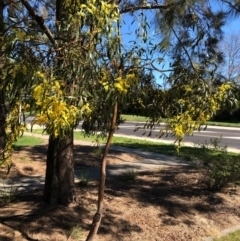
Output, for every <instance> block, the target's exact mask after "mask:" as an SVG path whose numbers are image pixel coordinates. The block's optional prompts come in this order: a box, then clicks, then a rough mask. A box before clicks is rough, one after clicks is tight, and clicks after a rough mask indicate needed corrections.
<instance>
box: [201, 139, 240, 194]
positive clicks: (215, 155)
mask: <svg viewBox="0 0 240 241" xmlns="http://www.w3.org/2000/svg"><path fill="white" fill-rule="evenodd" d="M220 142H221V138H220V139H219V138H214V139H211V140H210V141H209V142H205V143H204V144H199V143H198V144H197V145H198V146H199V147H200V149H201V158H200V159H199V160H197V164H198V167H199V169H200V170H201V171H202V172H203V173H204V175H205V181H206V183H207V185H208V187H209V188H210V189H211V190H218V189H221V188H222V187H224V186H226V185H227V184H228V183H233V184H235V185H236V184H239V181H240V155H236V156H233V155H229V154H228V152H227V146H224V147H222V146H220Z"/></svg>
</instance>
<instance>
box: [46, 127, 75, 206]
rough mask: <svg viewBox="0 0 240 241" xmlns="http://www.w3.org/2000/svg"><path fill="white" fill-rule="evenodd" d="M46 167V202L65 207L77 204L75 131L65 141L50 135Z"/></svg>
mask: <svg viewBox="0 0 240 241" xmlns="http://www.w3.org/2000/svg"><path fill="white" fill-rule="evenodd" d="M46 166H47V167H46V177H45V186H44V200H45V201H46V202H49V203H50V204H57V203H59V204H63V205H68V204H70V203H72V202H75V201H76V190H75V184H74V163H73V131H72V133H71V134H70V135H69V136H67V137H66V138H65V139H60V138H54V137H53V136H51V135H50V137H49V144H48V153H47V165H46Z"/></svg>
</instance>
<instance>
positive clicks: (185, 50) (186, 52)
mask: <svg viewBox="0 0 240 241" xmlns="http://www.w3.org/2000/svg"><path fill="white" fill-rule="evenodd" d="M172 31H173V34H174V35H175V37H176V38H177V40H178V41H179V43H180V44H181V46H182V47H183V49H184V52H185V54H186V55H187V56H188V59H189V61H190V64H191V66H192V68H193V70H195V67H194V65H193V62H192V59H191V57H190V55H189V53H188V51H187V49H186V48H185V47H184V45H183V44H182V41H181V39H180V38H179V37H178V35H177V33H176V32H175V30H174V28H172Z"/></svg>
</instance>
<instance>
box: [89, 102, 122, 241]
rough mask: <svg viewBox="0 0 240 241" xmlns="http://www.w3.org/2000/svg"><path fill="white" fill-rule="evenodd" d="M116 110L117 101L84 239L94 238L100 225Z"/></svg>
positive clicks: (91, 239)
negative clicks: (91, 218)
mask: <svg viewBox="0 0 240 241" xmlns="http://www.w3.org/2000/svg"><path fill="white" fill-rule="evenodd" d="M117 112H118V102H116V103H115V105H114V108H113V115H112V121H111V126H110V129H109V133H108V139H107V143H106V146H105V148H104V152H103V155H102V160H101V170H100V181H99V186H98V208H97V212H96V213H95V215H94V217H93V221H92V225H91V227H90V231H89V233H88V236H87V239H86V241H93V240H94V238H95V236H96V234H97V231H98V228H99V226H100V223H101V220H102V212H103V198H104V189H105V180H106V167H107V155H108V152H109V148H110V146H111V143H112V138H113V134H114V132H115V129H116V120H117Z"/></svg>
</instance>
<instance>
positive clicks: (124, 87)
mask: <svg viewBox="0 0 240 241" xmlns="http://www.w3.org/2000/svg"><path fill="white" fill-rule="evenodd" d="M138 81H139V79H138V77H136V76H135V74H127V75H126V76H125V77H118V78H116V79H115V80H114V83H112V82H111V77H110V76H109V75H108V73H107V72H106V71H104V72H103V77H102V79H101V80H100V81H99V83H100V84H101V85H102V86H103V88H104V89H105V91H108V90H109V89H110V88H114V89H115V90H116V91H117V92H118V93H119V94H126V93H127V92H128V90H129V89H130V88H131V87H132V86H135V85H136V84H137V83H138Z"/></svg>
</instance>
